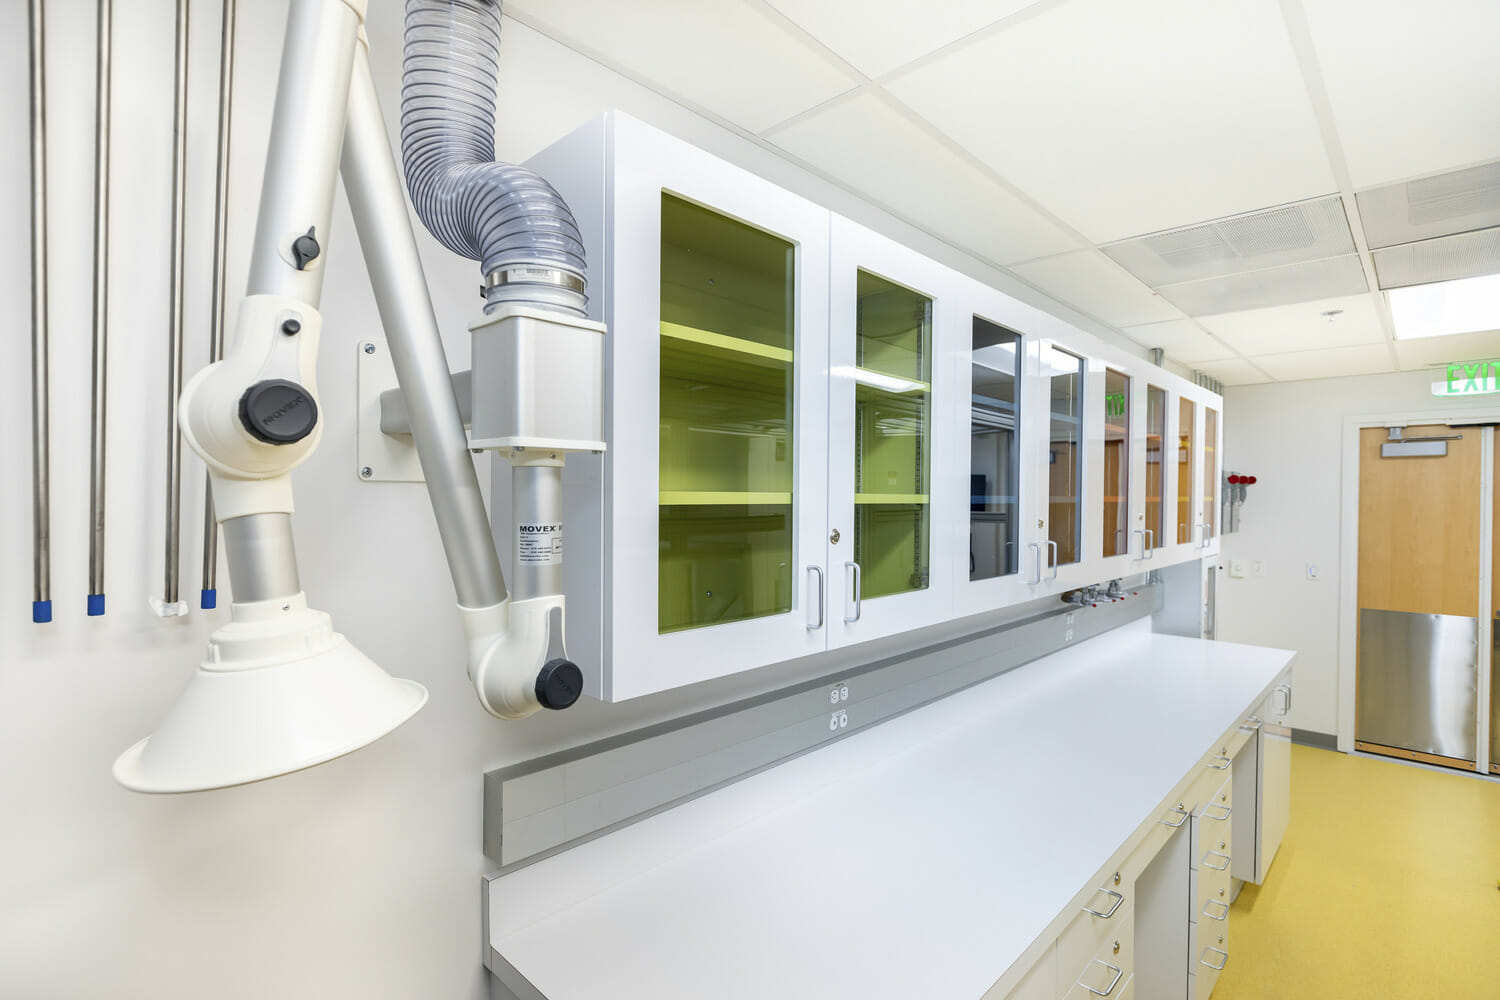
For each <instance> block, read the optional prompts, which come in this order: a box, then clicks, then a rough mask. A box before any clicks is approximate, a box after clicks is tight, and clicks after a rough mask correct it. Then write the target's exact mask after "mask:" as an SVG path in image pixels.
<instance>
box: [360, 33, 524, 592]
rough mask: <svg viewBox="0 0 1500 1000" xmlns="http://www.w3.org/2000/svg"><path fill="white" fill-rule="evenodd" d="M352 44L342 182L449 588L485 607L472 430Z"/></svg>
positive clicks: (489, 567)
mask: <svg viewBox="0 0 1500 1000" xmlns="http://www.w3.org/2000/svg"><path fill="white" fill-rule="evenodd" d="M357 48H358V51H357V52H356V53H355V62H354V75H353V78H352V81H351V83H350V86H349V120H348V125H347V126H346V128H345V131H344V152H343V160H342V162H341V167H340V169H341V171H342V173H343V177H344V190H345V192H346V193H347V194H348V196H349V206H350V208H351V209H352V210H353V214H354V225H355V229H356V230H357V231H358V233H359V244H360V249H361V250H362V251H363V252H364V257H365V266H366V268H367V269H368V270H369V272H370V285H371V287H372V288H373V289H374V291H375V304H376V306H377V308H378V309H379V310H380V322H381V325H382V326H384V327H385V334H386V339H387V343H388V345H389V347H390V351H391V361H392V364H393V365H394V366H395V369H396V378H397V381H398V382H399V383H400V385H401V392H402V394H403V396H404V398H405V402H406V411H407V414H408V416H409V418H410V421H411V432H412V439H413V441H414V442H415V444H416V447H417V455H418V457H419V458H420V459H421V462H422V474H423V476H424V478H425V479H426V480H427V492H428V496H429V497H430V498H431V501H432V512H433V515H434V516H435V517H436V519H437V526H438V534H439V536H441V538H442V540H443V552H444V554H445V555H446V556H447V559H448V568H449V571H450V572H451V573H452V575H453V589H454V591H455V593H456V594H457V597H458V603H459V604H460V605H462V606H464V607H466V608H486V607H491V606H492V605H495V604H498V603H500V602H501V601H503V600H504V599H505V577H504V574H503V573H502V571H501V569H500V560H499V557H498V556H497V555H496V553H495V542H494V537H493V535H491V533H490V526H489V519H488V517H487V516H486V514H485V509H484V497H483V494H481V493H480V491H479V479H478V477H477V476H476V475H475V474H474V463H473V461H472V460H471V459H470V457H469V445H468V436H467V435H466V434H465V433H464V425H463V417H462V416H461V415H460V412H459V406H458V401H457V398H456V397H455V395H454V391H453V377H452V375H450V374H449V370H448V358H447V355H446V354H445V353H444V351H443V341H442V336H441V335H440V333H439V331H438V324H437V316H436V314H435V313H434V312H433V309H432V298H431V295H430V294H429V292H428V290H427V281H426V278H425V277H424V276H423V274H422V259H421V257H420V256H419V254H418V252H417V241H416V235H415V233H413V231H412V227H411V217H410V215H408V213H407V208H406V197H405V194H404V192H403V190H402V186H401V178H400V176H399V175H398V174H397V172H396V159H395V155H394V153H393V152H392V150H391V143H390V138H389V136H388V134H387V133H386V129H385V119H384V118H383V117H382V116H381V113H380V101H379V98H378V97H377V95H376V92H375V82H374V79H373V78H372V76H371V74H370V59H369V53H368V52H367V51H366V50H365V47H364V45H363V44H361V45H359V46H358V47H357ZM518 471H519V470H518Z"/></svg>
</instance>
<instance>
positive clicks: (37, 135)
mask: <svg viewBox="0 0 1500 1000" xmlns="http://www.w3.org/2000/svg"><path fill="white" fill-rule="evenodd" d="M43 4H44V0H31V3H30V6H29V8H28V11H27V13H28V17H29V18H30V29H31V551H32V585H31V620H32V621H34V622H38V623H42V622H50V621H51V620H52V485H51V462H50V459H49V452H50V448H51V445H50V437H51V419H52V418H51V407H50V405H49V403H50V396H49V392H48V383H47V379H48V375H47V372H48V346H49V345H48V340H47V98H46V94H47V53H46V43H47V32H46V26H45V12H44V10H43Z"/></svg>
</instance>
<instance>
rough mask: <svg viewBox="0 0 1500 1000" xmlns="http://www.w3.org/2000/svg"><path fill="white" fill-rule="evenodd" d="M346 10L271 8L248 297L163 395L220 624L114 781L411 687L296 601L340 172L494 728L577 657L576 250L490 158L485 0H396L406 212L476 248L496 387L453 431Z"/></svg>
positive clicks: (174, 766) (294, 745)
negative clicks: (212, 574)
mask: <svg viewBox="0 0 1500 1000" xmlns="http://www.w3.org/2000/svg"><path fill="white" fill-rule="evenodd" d="M364 12H365V0H292V3H291V9H290V13H289V16H288V22H287V32H286V44H285V47H284V49H283V53H282V62H281V70H280V78H279V82H278V86H277V94H276V104H275V110H274V117H273V121H272V129H271V138H270V147H269V151H268V154H267V160H266V172H265V179H264V183H263V186H262V189H261V202H260V213H259V218H258V220H257V224H256V232H255V242H254V247H253V250H252V256H251V264H250V279H249V287H248V290H247V295H246V297H245V299H244V300H243V301H242V302H241V303H240V306H239V314H238V318H237V321H236V324H235V328H234V333H233V336H232V340H231V343H230V344H229V347H228V350H227V351H226V353H225V356H224V359H223V360H222V361H220V362H217V363H215V364H212V365H210V366H208V367H207V368H205V369H203V370H202V371H200V372H198V373H197V375H195V376H194V377H193V378H192V379H191V380H190V381H189V382H188V384H187V387H186V388H185V390H184V391H183V394H182V399H181V402H180V406H179V410H180V422H181V427H182V432H183V436H184V438H185V440H186V441H187V443H188V445H189V447H191V448H192V449H193V451H194V452H196V453H197V454H198V455H199V457H201V458H202V459H203V461H204V463H205V464H206V465H207V466H208V468H209V475H210V478H211V481H212V487H213V501H214V509H215V516H216V518H217V520H218V521H219V524H220V525H221V527H222V529H223V532H224V549H225V557H226V560H227V562H228V568H229V574H230V584H231V587H232V589H233V597H234V601H233V605H232V607H231V620H230V622H229V623H228V624H226V625H224V626H223V627H222V628H220V629H218V630H217V631H215V632H214V634H213V636H212V637H211V638H210V640H209V648H208V655H207V656H206V658H205V659H204V661H203V662H202V663H201V664H200V666H199V668H198V670H197V671H196V672H195V674H194V675H193V677H192V679H191V680H190V681H189V683H188V686H187V688H186V689H185V690H184V691H183V693H182V695H181V696H180V697H179V698H178V700H177V702H176V703H175V704H174V705H173V707H172V708H171V709H170V711H169V712H168V714H167V717H166V719H165V720H163V722H162V724H161V725H160V727H158V729H157V730H156V732H155V733H154V734H153V735H151V736H149V737H147V738H146V739H144V740H142V741H141V742H140V743H138V744H136V745H135V746H133V747H131V748H130V749H129V750H127V751H126V752H125V753H124V754H122V755H121V756H120V758H119V760H118V761H116V763H115V769H114V773H115V777H116V778H117V779H118V780H119V781H120V782H121V784H123V785H125V786H127V787H129V788H132V789H135V790H138V791H146V792H185V791H196V790H201V789H207V788H217V787H223V786H226V785H235V784H241V783H244V782H249V781H257V780H260V779H262V778H268V777H273V776H275V775H279V774H285V773H288V772H291V771H295V770H299V769H301V768H305V767H310V766H312V765H314V764H318V763H322V762H324V761H327V760H331V759H333V758H335V757H339V756H342V755H343V754H346V753H349V752H351V751H353V750H356V749H358V748H360V747H362V746H365V745H366V744H368V743H371V742H373V741H374V740H376V739H378V738H380V737H381V736H383V735H385V734H386V733H388V732H390V731H391V730H393V729H395V728H396V727H397V726H399V725H401V723H403V722H405V721H406V720H407V719H408V718H410V717H411V716H412V715H413V714H414V713H415V712H416V711H417V710H418V709H420V708H421V707H422V705H423V703H424V702H425V701H426V698H427V692H426V690H425V689H424V688H423V687H422V686H421V685H420V684H417V683H416V682H414V681H409V680H397V679H393V678H392V677H390V676H389V675H388V674H386V673H385V672H384V671H383V670H381V669H380V667H378V666H377V665H376V664H375V663H374V662H373V661H371V660H370V659H369V658H368V657H366V656H364V655H363V654H362V653H360V652H359V651H358V650H357V649H355V648H354V646H353V645H351V644H350V643H349V642H348V641H347V640H345V639H344V637H343V636H341V635H339V634H338V633H336V632H334V631H333V629H332V625H331V622H330V619H329V617H328V615H327V614H325V613H323V612H321V611H316V610H313V609H312V608H310V607H309V606H308V604H307V600H306V597H305V596H304V594H303V592H302V586H301V583H300V580H299V577H298V573H297V561H296V554H295V551H294V548H293V544H292V531H291V514H292V510H293V505H292V489H291V479H290V473H291V471H292V469H294V468H295V467H296V466H297V465H299V464H301V463H302V462H303V461H305V460H306V459H307V458H308V457H309V456H310V455H311V454H312V452H313V450H314V449H315V448H316V447H317V444H318V440H319V437H320V436H321V434H322V430H323V425H324V421H323V416H322V414H321V413H320V411H319V405H318V392H317V386H316V383H315V379H314V375H315V371H316V361H317V350H318V340H319V335H320V333H321V330H322V325H323V319H322V316H321V314H320V313H319V312H318V304H319V299H320V296H321V292H322V285H323V273H324V272H323V268H324V262H325V254H324V245H325V240H326V239H327V233H328V228H329V219H330V216H331V213H332V204H333V196H334V189H335V180H336V176H337V173H338V172H340V171H341V172H342V176H343V180H344V186H345V189H346V191H347V194H348V197H349V204H350V208H351V210H352V213H353V216H354V220H355V225H356V228H357V230H358V233H359V241H360V246H361V249H362V250H363V253H364V257H365V262H366V265H367V267H368V270H369V274H370V279H371V284H372V286H373V288H374V292H375V298H376V304H377V306H378V308H379V312H380V319H381V323H382V325H383V326H384V328H385V332H386V335H387V338H388V341H389V347H390V351H391V356H392V362H393V365H394V367H395V371H396V376H397V380H398V383H399V385H400V389H401V393H402V395H403V397H404V400H403V401H404V403H405V409H406V412H407V414H408V417H409V420H410V425H411V433H412V438H413V441H414V443H415V445H416V448H417V453H418V456H419V458H420V460H421V464H422V471H423V475H424V478H425V479H426V482H427V488H428V492H429V495H430V498H431V501H432V507H433V512H434V514H435V516H436V520H437V525H438V529H439V534H440V536H441V538H442V542H443V549H444V553H445V555H446V556H447V560H448V565H449V568H450V571H451V574H452V578H453V585H454V590H455V592H456V595H457V598H458V605H459V618H460V621H461V623H462V626H463V628H464V630H465V634H466V637H467V640H468V661H469V662H468V668H469V675H470V677H471V678H472V680H473V682H474V685H475V688H476V690H477V692H478V695H479V699H480V702H481V703H482V704H483V705H484V707H485V708H486V709H487V710H488V711H489V712H490V713H491V714H493V715H495V716H497V717H500V718H508V719H514V718H522V717H524V716H527V715H530V714H532V713H533V712H535V711H537V710H538V709H539V708H553V709H561V708H566V707H568V706H569V705H571V704H572V703H573V702H574V701H576V700H577V698H578V696H579V695H580V693H581V692H582V688H583V679H582V673H581V671H580V670H579V669H578V667H577V666H576V665H574V664H573V663H572V662H571V661H569V660H568V658H567V653H566V651H565V649H564V645H563V628H564V614H565V602H564V598H563V595H562V593H561V549H560V546H559V545H556V544H553V539H555V538H559V537H560V533H561V529H562V515H561V469H562V463H563V460H564V458H565V456H566V455H567V453H569V452H574V451H590V452H597V451H601V450H602V449H603V448H604V443H603V441H602V437H603V434H602V409H601V407H600V405H599V399H600V397H601V394H602V386H601V379H602V367H601V358H602V354H603V348H602V344H603V336H604V327H603V326H602V325H601V324H597V323H590V322H588V321H587V320H586V319H585V318H584V309H585V306H586V302H587V299H586V297H585V294H586V288H587V285H586V280H587V275H586V270H585V264H584V252H583V244H582V240H581V238H580V236H579V233H578V228H577V226H576V224H575V223H574V221H573V218H572V215H571V213H570V212H569V211H568V208H567V206H566V204H564V203H563V200H562V199H561V197H560V196H559V195H558V194H557V192H556V191H554V190H553V189H552V187H551V186H550V185H549V184H547V182H546V181H545V180H543V179H542V178H540V177H538V176H537V175H535V174H534V173H532V172H531V171H529V170H526V169H524V168H521V167H514V166H508V165H503V164H498V163H495V162H494V124H493V117H494V103H495V87H496V62H497V59H498V50H499V39H500V7H499V3H498V0H409V2H408V3H407V8H406V55H405V71H404V80H403V101H402V120H401V133H402V149H403V153H404V161H405V167H406V172H407V180H408V183H409V185H410V190H411V197H412V202H413V204H414V205H415V206H416V209H417V212H418V215H419V216H420V217H421V219H422V221H423V222H424V224H426V226H427V227H428V228H429V229H430V230H431V231H432V232H433V234H434V235H435V236H437V238H438V239H439V240H441V241H442V243H443V244H444V245H445V246H447V247H448V248H450V249H452V250H454V251H455V252H457V253H460V254H462V255H464V256H466V257H469V258H471V259H474V260H477V261H479V262H480V264H481V269H482V272H483V278H484V297H485V305H484V315H483V317H482V318H481V319H480V320H479V321H477V322H476V323H475V324H474V325H473V326H472V327H471V328H470V329H471V332H472V335H473V347H474V366H475V370H474V376H473V378H474V390H475V393H476V397H477V396H478V394H479V393H480V392H481V391H483V392H485V393H489V394H491V396H494V397H498V398H501V399H504V400H508V401H509V402H507V403H506V405H504V406H502V407H500V408H499V410H500V414H501V415H500V417H499V418H498V419H494V420H487V421H486V424H485V432H484V434H483V435H482V440H481V435H480V434H479V433H478V430H479V428H478V427H477V426H476V428H475V435H474V438H475V439H474V440H472V441H471V440H470V439H469V435H468V434H466V432H465V429H464V424H463V418H462V416H461V414H460V411H459V406H458V402H457V399H456V397H455V394H454V391H453V384H452V375H451V374H450V371H449V368H448V362H447V357H446V355H445V353H444V351H443V346H442V340H441V338H440V336H439V333H438V326H437V319H436V316H435V314H434V311H433V307H432V302H431V298H430V296H429V293H428V289H427V285H426V281H425V279H424V277H423V274H422V267H421V261H420V258H419V256H418V252H417V245H416V238H415V234H414V233H413V231H412V228H411V223H410V221H409V217H408V215H407V207H406V202H405V198H404V195H403V191H402V185H401V179H400V176H399V175H398V173H397V169H396V164H395V159H394V155H393V153H392V150H391V146H390V141H389V138H388V136H387V134H386V130H385V123H384V119H383V118H382V116H381V111H380V107H379V103H378V101H377V99H376V92H375V86H374V81H373V78H372V76H371V72H370V63H369V54H368V51H367V48H366V46H367V41H366V39H365V36H364V30H363V20H364ZM471 447H475V448H479V447H483V448H490V449H494V450H496V451H498V452H499V453H500V454H501V455H503V456H504V457H506V458H507V459H509V460H510V461H511V463H512V464H513V466H514V467H515V475H514V484H515V485H514V492H513V513H514V517H515V520H516V531H517V543H516V567H517V573H516V581H515V584H516V590H515V593H513V594H510V593H507V591H506V587H505V580H504V578H503V575H502V573H501V570H500V562H499V558H498V556H497V554H496V548H495V544H494V538H493V536H492V535H491V532H490V527H489V521H488V518H487V515H486V512H485V508H484V503H483V498H482V496H481V494H480V490H479V483H478V479H477V477H476V475H475V471H474V466H473V463H472V460H471V459H470V457H469V449H470V448H471Z"/></svg>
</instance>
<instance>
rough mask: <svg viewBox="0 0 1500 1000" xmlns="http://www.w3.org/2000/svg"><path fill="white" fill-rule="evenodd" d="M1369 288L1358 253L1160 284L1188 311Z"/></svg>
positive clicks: (1208, 312)
mask: <svg viewBox="0 0 1500 1000" xmlns="http://www.w3.org/2000/svg"><path fill="white" fill-rule="evenodd" d="M1366 291H1369V285H1368V284H1367V283H1366V282H1365V271H1364V267H1363V266H1362V265H1361V264H1360V262H1359V257H1358V255H1356V254H1349V255H1347V256H1344V257H1332V258H1329V259H1328V260H1313V261H1306V262H1303V263H1300V264H1288V265H1286V266H1284V267H1271V268H1267V269H1265V270H1263V271H1251V272H1250V273H1248V274H1231V275H1226V276H1224V277H1220V278H1208V279H1206V280H1203V281H1189V282H1184V283H1182V284H1178V285H1163V286H1161V287H1160V288H1158V289H1157V292H1158V293H1159V294H1160V295H1161V297H1162V298H1164V299H1166V300H1167V301H1168V302H1170V303H1172V304H1173V305H1174V306H1176V307H1177V308H1179V309H1181V310H1182V311H1183V312H1185V313H1187V314H1188V315H1189V316H1213V315H1217V314H1218V313H1227V312H1241V311H1243V310H1246V309H1264V308H1267V307H1269V306H1284V305H1291V304H1292V303H1294V302H1311V301H1313V300H1314V299H1331V298H1334V297H1336V296H1340V295H1358V294H1360V293H1361V292H1366Z"/></svg>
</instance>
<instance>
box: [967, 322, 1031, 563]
mask: <svg viewBox="0 0 1500 1000" xmlns="http://www.w3.org/2000/svg"><path fill="white" fill-rule="evenodd" d="M1021 361H1022V357H1021V335H1020V334H1018V333H1014V332H1012V331H1010V330H1007V329H1005V328H1004V327H1002V326H998V325H996V324H994V323H991V322H990V321H988V320H986V319H981V318H980V317H978V316H975V317H974V319H973V346H972V351H971V354H970V363H969V369H970V375H969V378H970V382H969V393H970V396H969V398H970V403H969V427H970V430H969V435H970V436H969V579H970V580H971V581H973V580H990V579H993V578H995V577H1000V576H1011V575H1013V574H1014V573H1016V571H1017V569H1018V568H1019V563H1020V547H1021V537H1020V531H1021V513H1020V511H1021V486H1020V479H1021V421H1020V413H1021V411H1020V407H1019V401H1020V386H1021Z"/></svg>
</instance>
